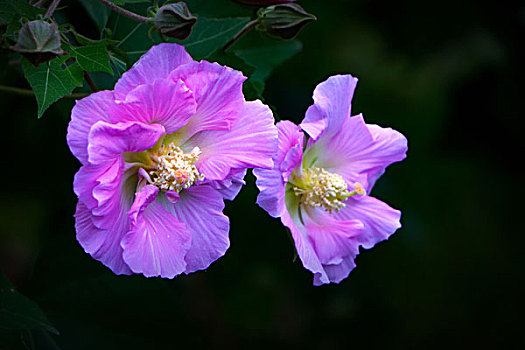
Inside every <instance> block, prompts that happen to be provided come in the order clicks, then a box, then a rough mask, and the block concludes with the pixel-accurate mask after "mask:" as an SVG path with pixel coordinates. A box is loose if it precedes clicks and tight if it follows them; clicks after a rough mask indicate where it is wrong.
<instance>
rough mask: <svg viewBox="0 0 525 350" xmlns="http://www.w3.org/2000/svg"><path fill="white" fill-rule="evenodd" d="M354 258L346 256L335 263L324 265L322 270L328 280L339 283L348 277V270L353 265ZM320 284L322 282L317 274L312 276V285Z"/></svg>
mask: <svg viewBox="0 0 525 350" xmlns="http://www.w3.org/2000/svg"><path fill="white" fill-rule="evenodd" d="M354 259H355V256H347V257H345V258H344V259H343V261H342V262H341V263H339V264H337V265H324V266H323V267H324V270H325V272H326V275H327V276H328V279H329V280H330V282H333V283H339V282H341V281H342V280H344V279H345V278H346V277H348V275H349V274H350V271H352V270H353V269H354V267H355V262H354ZM321 284H323V281H321V279H320V278H319V276H318V275H316V276H314V285H316V286H319V285H321Z"/></svg>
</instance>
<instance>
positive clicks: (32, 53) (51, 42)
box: [11, 20, 66, 66]
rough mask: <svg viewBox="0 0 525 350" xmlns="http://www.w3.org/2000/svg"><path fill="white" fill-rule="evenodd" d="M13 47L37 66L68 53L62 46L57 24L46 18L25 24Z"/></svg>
mask: <svg viewBox="0 0 525 350" xmlns="http://www.w3.org/2000/svg"><path fill="white" fill-rule="evenodd" d="M11 49H12V50H13V51H16V52H19V53H21V54H22V55H23V56H24V57H25V58H27V59H28V60H29V61H30V62H31V63H33V64H34V65H35V66H38V65H39V64H40V63H42V62H46V61H49V60H52V59H53V58H55V57H56V56H58V55H63V54H65V53H66V52H65V51H63V50H62V47H61V46H60V33H59V31H58V29H57V28H56V26H55V24H54V23H48V22H46V21H44V20H35V21H31V22H27V23H26V24H24V25H23V27H22V28H21V29H20V31H19V32H18V40H17V41H16V44H15V46H13V47H11Z"/></svg>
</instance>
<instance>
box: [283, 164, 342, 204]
mask: <svg viewBox="0 0 525 350" xmlns="http://www.w3.org/2000/svg"><path fill="white" fill-rule="evenodd" d="M294 183H295V184H297V186H294V187H293V190H294V192H295V195H297V196H299V197H301V203H302V204H304V205H308V206H312V207H323V208H324V209H325V210H326V211H328V212H329V213H332V211H335V212H338V211H339V210H340V209H341V208H343V207H344V206H345V203H343V202H344V201H345V200H346V199H347V198H348V197H350V196H351V193H350V192H348V186H347V185H346V182H345V180H344V179H343V178H342V177H341V176H340V175H337V174H332V173H329V172H328V171H326V170H324V169H323V168H308V169H304V171H303V175H302V176H301V177H300V178H299V179H297V180H296V181H294Z"/></svg>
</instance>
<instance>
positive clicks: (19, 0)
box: [0, 0, 44, 23]
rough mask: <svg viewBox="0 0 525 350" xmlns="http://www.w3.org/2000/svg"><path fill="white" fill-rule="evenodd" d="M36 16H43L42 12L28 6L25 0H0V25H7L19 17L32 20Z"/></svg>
mask: <svg viewBox="0 0 525 350" xmlns="http://www.w3.org/2000/svg"><path fill="white" fill-rule="evenodd" d="M38 14H44V10H43V9H39V8H37V7H34V6H31V5H29V4H28V3H27V1H26V0H0V22H2V23H9V22H10V21H11V20H13V19H18V18H20V17H27V18H29V19H34V18H36V16H37V15H38Z"/></svg>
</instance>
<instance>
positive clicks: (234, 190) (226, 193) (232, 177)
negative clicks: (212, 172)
mask: <svg viewBox="0 0 525 350" xmlns="http://www.w3.org/2000/svg"><path fill="white" fill-rule="evenodd" d="M245 176H246V169H232V170H230V174H229V175H228V176H227V177H226V179H224V180H215V181H210V182H209V185H210V186H212V187H213V188H215V189H216V190H217V191H219V192H220V193H221V194H222V197H223V198H224V199H227V200H230V201H232V200H233V199H234V198H235V197H237V195H238V194H239V192H240V191H241V188H242V186H244V185H245V184H246V182H245V181H244V177H245Z"/></svg>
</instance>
